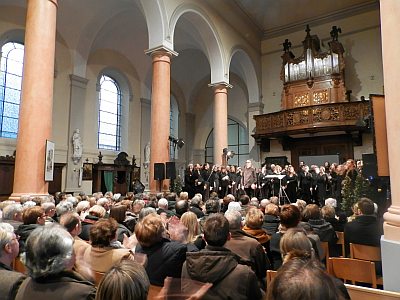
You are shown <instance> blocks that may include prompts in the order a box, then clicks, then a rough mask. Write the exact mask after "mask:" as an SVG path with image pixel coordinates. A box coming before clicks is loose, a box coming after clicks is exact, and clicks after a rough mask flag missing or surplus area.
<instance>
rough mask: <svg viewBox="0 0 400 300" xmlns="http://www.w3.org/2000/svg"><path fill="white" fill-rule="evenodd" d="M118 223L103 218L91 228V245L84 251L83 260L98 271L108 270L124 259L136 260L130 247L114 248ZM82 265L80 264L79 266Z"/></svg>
mask: <svg viewBox="0 0 400 300" xmlns="http://www.w3.org/2000/svg"><path fill="white" fill-rule="evenodd" d="M117 228H118V223H117V221H115V220H114V219H112V218H110V219H101V220H99V221H97V222H96V223H95V224H93V226H92V227H91V228H90V243H91V245H90V246H89V247H87V248H86V249H85V251H84V252H83V261H84V262H85V263H87V264H88V265H89V266H90V268H91V269H92V270H94V271H97V272H103V273H104V272H107V271H108V270H109V269H110V268H111V267H112V266H113V265H115V264H116V263H118V262H120V261H121V260H123V259H128V260H134V254H133V252H132V251H131V250H130V249H126V248H124V247H122V248H114V247H113V246H112V244H113V242H115V241H116V238H117V236H116V234H117ZM78 267H80V266H78Z"/></svg>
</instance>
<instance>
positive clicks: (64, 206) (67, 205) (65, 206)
mask: <svg viewBox="0 0 400 300" xmlns="http://www.w3.org/2000/svg"><path fill="white" fill-rule="evenodd" d="M73 210H74V205H73V204H72V203H71V202H69V201H67V200H63V201H61V202H60V203H58V204H57V206H56V212H57V216H59V217H60V216H62V215H63V214H65V213H67V212H69V211H73Z"/></svg>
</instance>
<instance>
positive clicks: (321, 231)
mask: <svg viewBox="0 0 400 300" xmlns="http://www.w3.org/2000/svg"><path fill="white" fill-rule="evenodd" d="M305 211H308V214H309V219H308V224H310V226H311V228H312V229H313V232H314V233H315V234H317V235H318V237H319V239H320V241H321V242H328V244H329V253H330V255H331V256H338V255H339V253H338V252H337V250H338V249H337V247H336V242H337V240H338V238H337V235H336V232H335V229H334V228H333V226H332V225H331V224H330V223H328V222H326V221H325V220H324V219H322V217H321V211H320V209H319V207H318V205H316V204H309V205H307V206H306V209H305Z"/></svg>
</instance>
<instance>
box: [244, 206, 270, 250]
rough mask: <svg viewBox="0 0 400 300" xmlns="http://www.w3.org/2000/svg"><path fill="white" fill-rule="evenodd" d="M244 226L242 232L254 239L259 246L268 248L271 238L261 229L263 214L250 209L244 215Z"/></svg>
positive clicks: (256, 209) (255, 209) (257, 210)
mask: <svg viewBox="0 0 400 300" xmlns="http://www.w3.org/2000/svg"><path fill="white" fill-rule="evenodd" d="M245 224H246V225H245V226H244V227H243V231H244V232H246V233H247V234H249V235H251V236H253V237H254V238H256V239H257V241H258V242H259V243H260V244H261V245H263V246H264V247H266V248H268V242H269V240H270V239H271V236H269V235H268V234H267V232H266V231H265V230H264V229H263V228H262V225H263V224H264V214H263V212H262V211H261V210H259V209H258V208H250V209H249V211H248V212H247V214H246V220H245Z"/></svg>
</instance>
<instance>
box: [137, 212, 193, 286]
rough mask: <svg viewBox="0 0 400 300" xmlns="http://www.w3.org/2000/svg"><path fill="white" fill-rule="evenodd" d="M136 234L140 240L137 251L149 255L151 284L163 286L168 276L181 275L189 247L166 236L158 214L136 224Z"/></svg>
mask: <svg viewBox="0 0 400 300" xmlns="http://www.w3.org/2000/svg"><path fill="white" fill-rule="evenodd" d="M135 235H136V238H137V240H138V242H139V244H138V245H137V246H136V253H143V254H146V255H147V265H146V272H147V275H148V276H149V279H150V283H151V284H154V285H158V286H162V285H163V284H164V279H165V278H166V277H168V276H169V277H175V278H180V277H181V270H182V264H183V262H184V261H185V259H186V251H187V247H186V245H183V244H181V243H178V242H175V241H171V240H169V239H168V238H167V237H166V230H165V227H164V225H163V223H162V221H161V218H160V217H159V216H158V215H157V214H150V215H147V216H146V217H144V218H143V220H141V221H140V222H139V223H138V224H137V225H136V227H135Z"/></svg>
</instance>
